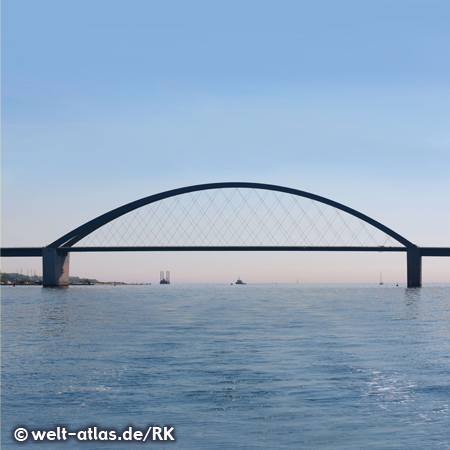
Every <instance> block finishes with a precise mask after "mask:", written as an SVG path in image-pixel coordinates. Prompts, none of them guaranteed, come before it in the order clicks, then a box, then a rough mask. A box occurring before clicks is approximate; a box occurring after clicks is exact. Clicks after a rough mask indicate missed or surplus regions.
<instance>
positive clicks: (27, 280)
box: [1, 272, 123, 284]
mask: <svg viewBox="0 0 450 450" xmlns="http://www.w3.org/2000/svg"><path fill="white" fill-rule="evenodd" d="M1 275H2V276H1V283H2V284H13V283H16V284H42V277H40V276H38V275H30V276H28V275H23V274H21V273H5V272H1ZM69 283H73V284H93V283H101V282H100V281H98V280H96V279H95V278H80V277H69ZM117 284H123V283H117Z"/></svg>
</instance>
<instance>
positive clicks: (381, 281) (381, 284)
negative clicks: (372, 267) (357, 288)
mask: <svg viewBox="0 0 450 450" xmlns="http://www.w3.org/2000/svg"><path fill="white" fill-rule="evenodd" d="M383 284H384V283H383V279H382V278H381V272H380V286H383Z"/></svg>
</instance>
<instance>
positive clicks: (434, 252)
mask: <svg viewBox="0 0 450 450" xmlns="http://www.w3.org/2000/svg"><path fill="white" fill-rule="evenodd" d="M45 248H48V247H4V248H1V249H0V255H1V256H6V257H33V256H36V257H39V256H40V257H42V254H43V250H44V249H45ZM407 250H408V247H296V246H282V247H279V246H215V247H202V246H183V247H179V246H166V247H58V248H57V251H58V253H62V254H64V253H83V252H180V251H181V252H230V251H231V252H232V251H235V252H245V251H252V252H255V251H259V252H280V251H282V252H286V251H287V252H406V251H407ZM417 250H418V251H419V253H420V256H450V247H417Z"/></svg>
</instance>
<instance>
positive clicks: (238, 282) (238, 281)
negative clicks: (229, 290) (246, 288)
mask: <svg viewBox="0 0 450 450" xmlns="http://www.w3.org/2000/svg"><path fill="white" fill-rule="evenodd" d="M236 284H247V283H244V282H243V281H242V280H241V277H239V278H238V280H237V281H236Z"/></svg>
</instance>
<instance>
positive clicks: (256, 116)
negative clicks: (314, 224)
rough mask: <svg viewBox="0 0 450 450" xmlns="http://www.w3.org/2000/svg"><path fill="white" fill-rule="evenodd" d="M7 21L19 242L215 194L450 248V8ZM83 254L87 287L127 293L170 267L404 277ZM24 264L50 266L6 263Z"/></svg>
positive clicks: (318, 260) (357, 264)
mask: <svg viewBox="0 0 450 450" xmlns="http://www.w3.org/2000/svg"><path fill="white" fill-rule="evenodd" d="M2 6H3V8H2V30H3V33H2V41H3V42H2V43H3V45H2V127H3V135H2V245H3V246H26V245H30V246H42V245H46V244H48V243H50V242H51V241H53V240H55V239H56V238H57V237H59V236H61V235H62V234H64V233H66V232H68V231H69V230H71V229H73V228H75V227H76V226H78V225H80V224H82V223H84V222H85V221H87V220H89V219H91V218H93V217H95V216H97V215H99V214H101V213H103V212H106V211H108V210H110V209H112V208H115V207H117V206H120V205H122V204H123V203H126V202H129V201H132V200H135V199H138V198H141V197H144V196H147V195H150V194H153V193H157V192H160V191H163V190H166V189H171V188H176V187H181V186H185V185H190V184H198V183H205V182H214V181H255V182H263V183H272V184H280V185H285V186H289V187H293V188H297V189H301V190H305V191H310V192H314V193H316V194H319V195H323V196H325V197H329V198H332V199H334V200H336V201H338V202H341V203H344V204H346V205H348V206H351V207H353V208H355V209H358V210H360V211H362V212H364V213H366V214H368V215H369V216H372V217H374V218H375V219H377V220H379V221H380V222H382V223H385V224H386V225H387V226H389V227H391V228H393V229H394V230H396V231H398V232H399V233H400V234H402V235H404V236H405V237H407V238H408V239H410V240H411V241H413V242H415V243H417V244H418V245H423V246H426V245H430V246H432V245H436V246H450V233H449V231H448V230H449V225H448V224H449V223H450V194H449V193H450V176H449V169H450V89H449V88H450V3H449V2H448V1H433V0H428V1H414V0H408V1H406V0H405V1H397V0H389V1H387V0H386V1H381V0H379V1H378V0H367V1H341V2H336V1H331V0H327V1H316V2H306V1H277V2H275V1H271V2H267V1H266V2H264V1H240V2H234V1H227V2H221V3H218V2H207V1H204V2H200V1H189V2H181V1H166V2H156V1H143V0H139V1H138V0H131V1H128V2H124V1H120V2H119V1H111V0H108V1H103V0H95V1H92V0H91V1H89V2H88V1H83V0H81V1H80V0H79V1H77V2H67V1H64V2H61V1H47V0H40V1H34V0H4V1H3V2H2ZM72 256H73V258H72V263H71V273H72V274H74V275H79V276H92V277H97V278H102V279H105V278H113V277H115V278H117V279H124V280H126V281H136V280H134V279H130V277H132V278H133V277H135V278H137V279H138V280H139V281H156V278H157V276H158V273H159V270H160V269H172V272H174V270H175V271H177V272H178V279H179V280H183V281H188V280H192V281H202V280H205V281H228V279H229V278H230V277H231V276H232V277H233V278H235V277H237V276H238V275H241V276H242V277H245V274H246V272H245V271H246V270H247V274H248V275H247V276H246V278H247V279H252V277H253V279H254V280H255V281H263V279H261V278H264V279H266V278H267V275H266V274H265V273H266V272H267V273H270V276H271V277H272V278H274V281H277V280H278V281H289V280H291V281H292V280H295V279H296V278H298V276H297V275H298V273H299V272H300V273H301V274H306V273H308V274H309V275H308V277H309V278H308V277H306V276H305V278H308V279H309V280H312V281H318V280H319V281H320V280H321V279H324V280H325V281H336V280H341V281H371V280H373V278H375V277H377V276H378V275H377V274H378V272H379V271H380V270H383V273H386V278H388V279H389V276H390V275H389V274H392V277H391V278H392V281H401V280H402V278H404V277H405V273H404V272H405V267H404V261H403V258H401V259H400V260H398V258H397V257H392V256H389V257H384V256H383V257H381V256H376V257H374V256H373V255H372V256H371V255H367V256H364V257H362V256H358V257H353V259H351V260H349V261H347V259H345V258H346V257H344V256H339V257H337V256H333V257H331V256H330V257H328V256H324V255H323V254H322V255H321V256H319V255H313V256H308V257H304V256H301V257H300V256H299V257H298V259H297V260H295V261H294V262H289V263H288V262H287V261H288V260H289V261H291V260H290V259H289V258H291V257H289V258H286V256H285V255H272V256H270V255H268V256H264V258H262V262H261V257H260V256H259V257H258V264H261V267H260V268H259V269H258V270H257V271H256V270H253V271H252V270H250V269H249V266H252V264H253V265H254V262H255V260H254V259H252V258H254V255H253V256H252V255H246V256H245V258H241V257H239V258H238V257H237V256H235V257H233V256H232V255H228V256H226V257H224V256H223V255H222V256H221V255H217V256H208V257H203V256H202V257H198V256H194V255H181V256H180V255H178V256H176V255H175V256H167V255H165V256H162V255H156V256H155V255H145V256H144V255H140V256H139V257H134V256H133V257H127V258H128V259H123V255H122V256H121V257H120V258H119V257H116V256H111V257H108V258H109V259H105V257H104V256H102V255H97V256H95V257H93V256H92V255H90V256H89V255H88V256H83V257H81V256H79V255H76V256H75V255H72ZM186 258H187V259H188V260H189V266H190V267H192V266H194V267H195V268H197V269H198V271H199V273H197V272H195V270H194V269H189V270H188V269H187V268H186ZM236 258H237V259H236ZM339 258H341V259H339ZM449 259H450V258H449ZM242 260H244V261H245V264H244V263H241V261H242ZM124 261H127V263H126V265H127V267H129V271H130V273H132V274H133V275H130V276H128V274H127V273H126V271H124V264H123V262H124ZM344 263H345V264H346V266H347V267H348V270H347V271H345V270H341V267H340V266H341V265H342V264H344ZM352 264H353V266H352ZM16 266H17V267H16ZM338 266H339V270H337V269H338ZM20 267H22V268H23V269H26V268H29V269H30V270H37V272H38V273H40V270H41V269H40V265H39V264H38V260H33V261H31V262H29V261H25V260H23V261H22V260H12V259H11V260H10V259H5V258H4V259H3V261H2V270H4V271H15V270H16V269H17V268H20ZM212 267H213V268H215V269H214V270H215V272H214V273H213V272H211V274H209V275H208V270H213V269H211V268H212ZM277 267H279V269H277ZM293 267H295V270H294V269H293ZM237 270H239V271H240V273H235V272H236V271H237ZM277 270H279V273H278V272H277ZM308 271H309V272H308ZM149 273H151V274H152V275H151V277H150V279H149ZM324 273H325V275H324ZM262 274H264V275H262ZM173 276H174V275H173ZM283 277H285V278H286V279H285V278H283ZM321 277H322V278H321ZM424 281H450V262H449V261H447V259H445V260H444V259H431V260H429V261H428V260H427V261H426V262H425V267H424Z"/></svg>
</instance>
